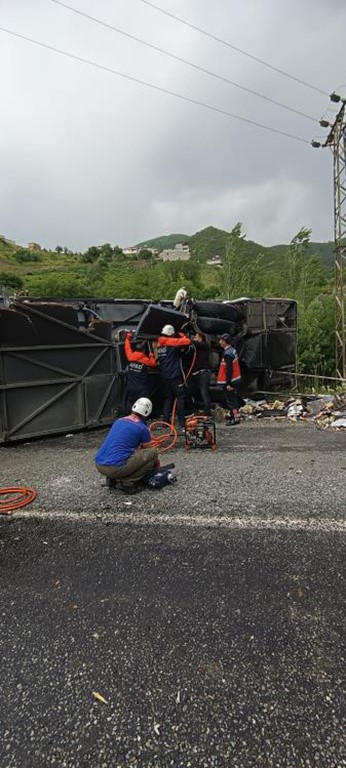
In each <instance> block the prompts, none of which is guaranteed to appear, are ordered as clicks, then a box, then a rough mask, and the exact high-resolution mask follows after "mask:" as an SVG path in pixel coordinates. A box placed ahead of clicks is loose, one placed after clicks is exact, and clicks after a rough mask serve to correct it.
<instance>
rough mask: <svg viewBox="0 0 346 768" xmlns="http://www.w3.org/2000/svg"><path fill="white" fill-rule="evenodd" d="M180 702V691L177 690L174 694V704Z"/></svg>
mask: <svg viewBox="0 0 346 768" xmlns="http://www.w3.org/2000/svg"><path fill="white" fill-rule="evenodd" d="M180 702H181V697H180V691H178V693H177V695H176V698H175V703H176V704H180Z"/></svg>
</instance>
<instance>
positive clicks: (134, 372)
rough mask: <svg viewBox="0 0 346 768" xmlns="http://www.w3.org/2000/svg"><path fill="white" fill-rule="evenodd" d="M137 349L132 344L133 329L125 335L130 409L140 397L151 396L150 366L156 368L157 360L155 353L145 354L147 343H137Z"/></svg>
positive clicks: (127, 393)
mask: <svg viewBox="0 0 346 768" xmlns="http://www.w3.org/2000/svg"><path fill="white" fill-rule="evenodd" d="M136 347H137V348H136V349H133V345H132V331H128V332H127V334H126V337H125V345H124V352H125V357H126V360H127V361H128V366H127V370H126V372H127V391H126V405H127V410H130V409H131V407H132V405H133V403H134V402H135V401H136V400H137V399H138V398H139V397H148V396H149V382H148V372H147V367H148V368H155V367H156V365H157V361H156V359H155V355H153V353H152V352H151V353H149V354H148V355H147V354H145V352H144V349H145V343H142V344H137V345H136Z"/></svg>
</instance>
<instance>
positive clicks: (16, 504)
mask: <svg viewBox="0 0 346 768" xmlns="http://www.w3.org/2000/svg"><path fill="white" fill-rule="evenodd" d="M13 493H15V494H17V498H14V499H13V501H9V500H8V499H0V514H1V515H10V514H11V512H13V511H14V510H15V509H20V508H21V507H26V505H27V504H31V502H32V501H34V500H35V499H36V496H37V492H36V491H33V490H32V488H25V487H24V486H23V487H18V488H0V494H1V495H2V496H7V495H9V494H13Z"/></svg>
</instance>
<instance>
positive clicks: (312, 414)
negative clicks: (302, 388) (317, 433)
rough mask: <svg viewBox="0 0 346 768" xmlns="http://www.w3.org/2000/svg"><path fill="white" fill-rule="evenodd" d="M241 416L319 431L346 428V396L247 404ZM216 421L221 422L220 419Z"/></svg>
mask: <svg viewBox="0 0 346 768" xmlns="http://www.w3.org/2000/svg"><path fill="white" fill-rule="evenodd" d="M221 410H222V411H223V409H220V411H221ZM223 413H224V414H226V413H227V412H226V411H223ZM240 413H241V417H242V418H243V419H245V420H247V419H262V418H264V417H265V416H266V417H268V418H274V419H282V418H286V419H288V421H291V422H297V421H311V422H312V423H314V424H316V426H317V427H318V428H319V429H334V428H335V429H340V428H346V393H345V392H344V393H341V394H338V395H334V396H332V395H319V396H316V397H313V396H311V395H306V396H301V397H298V398H293V397H291V398H289V399H288V400H286V401H281V400H274V401H272V402H267V401H265V400H264V401H263V400H259V401H255V400H246V401H245V405H243V406H242V407H241V408H240ZM223 418H224V416H223ZM218 420H219V421H221V420H223V419H222V417H221V418H220V416H219V419H218Z"/></svg>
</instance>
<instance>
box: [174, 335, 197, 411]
mask: <svg viewBox="0 0 346 768" xmlns="http://www.w3.org/2000/svg"><path fill="white" fill-rule="evenodd" d="M196 357H197V351H196V349H195V351H194V353H193V356H192V360H191V364H190V368H189V370H188V372H187V374H186V376H185V379H184V383H185V384H186V382H187V380H188V379H189V378H190V376H191V371H192V369H193V366H194V364H195V360H196ZM176 410H177V398H175V400H174V403H173V408H172V415H171V424H172V426H173V424H174V419H175V412H176Z"/></svg>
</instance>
